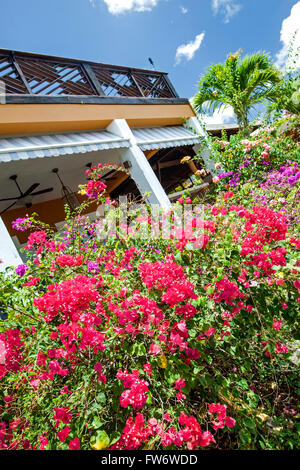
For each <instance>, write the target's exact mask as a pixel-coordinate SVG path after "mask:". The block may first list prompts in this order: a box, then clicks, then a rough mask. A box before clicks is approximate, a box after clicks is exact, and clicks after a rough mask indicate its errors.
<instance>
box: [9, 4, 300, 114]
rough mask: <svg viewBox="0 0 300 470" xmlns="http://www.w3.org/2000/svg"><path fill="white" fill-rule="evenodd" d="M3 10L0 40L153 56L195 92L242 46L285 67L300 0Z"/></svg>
mask: <svg viewBox="0 0 300 470" xmlns="http://www.w3.org/2000/svg"><path fill="white" fill-rule="evenodd" d="M294 5H296V7H294V9H293V10H292V14H291V9H292V7H293V6H294ZM296 8H297V9H296ZM1 17H2V22H1V23H2V24H1V28H0V47H3V48H9V49H14V50H24V51H30V52H37V53H45V54H53V55H57V56H65V57H72V58H78V59H86V60H95V61H99V62H103V63H111V64H119V65H125V66H132V67H141V68H150V67H151V66H150V64H149V63H148V57H152V59H153V61H154V63H155V65H156V68H157V69H158V70H162V71H166V72H169V77H170V79H171V81H172V83H173V84H174V86H175V88H176V89H177V91H178V93H179V95H180V96H182V97H187V98H190V97H191V96H192V95H193V94H194V93H195V91H196V84H197V82H198V80H199V76H200V74H201V73H203V72H204V71H205V69H206V67H207V66H209V65H210V64H212V63H214V62H223V61H224V59H225V58H226V55H227V54H228V53H229V52H235V51H236V50H238V49H239V48H242V49H243V51H244V53H251V52H255V51H257V50H265V51H268V52H270V54H271V56H272V58H273V59H274V60H277V62H278V61H279V62H280V65H281V66H282V65H283V63H284V61H285V56H286V49H287V42H288V39H289V34H291V33H290V31H291V29H292V28H293V27H294V26H295V25H296V26H297V24H298V25H300V1H297V0H51V1H46V0H26V1H24V0H2V2H1ZM5 18H7V21H6V20H5ZM286 18H287V19H288V20H287V22H286V25H285V27H284V23H283V20H284V19H286ZM296 26H295V28H296ZM180 46H181V47H180ZM176 51H177V58H176ZM279 62H278V63H279ZM225 119H226V118H225Z"/></svg>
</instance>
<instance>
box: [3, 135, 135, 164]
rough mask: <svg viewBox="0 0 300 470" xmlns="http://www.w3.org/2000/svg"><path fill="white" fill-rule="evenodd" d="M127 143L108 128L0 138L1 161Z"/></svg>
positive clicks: (105, 148) (125, 145) (54, 155)
mask: <svg viewBox="0 0 300 470" xmlns="http://www.w3.org/2000/svg"><path fill="white" fill-rule="evenodd" d="M129 145H130V143H129V140H127V139H122V138H120V137H117V136H115V135H113V134H111V133H110V132H107V131H94V132H76V133H66V134H49V135H36V136H32V135H31V136H23V137H7V138H1V139H0V161H1V162H10V161H13V160H27V159H29V158H43V157H58V156H59V155H66V154H73V153H87V152H94V151H96V150H109V149H115V148H120V147H129Z"/></svg>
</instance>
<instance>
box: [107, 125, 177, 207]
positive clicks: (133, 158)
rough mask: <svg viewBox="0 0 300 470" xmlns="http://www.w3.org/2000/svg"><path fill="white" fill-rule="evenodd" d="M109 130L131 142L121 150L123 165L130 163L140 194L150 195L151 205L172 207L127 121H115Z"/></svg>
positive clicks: (131, 172)
mask: <svg viewBox="0 0 300 470" xmlns="http://www.w3.org/2000/svg"><path fill="white" fill-rule="evenodd" d="M107 130H108V131H109V132H111V133H112V134H115V135H117V136H119V137H124V138H126V139H128V140H129V141H130V147H129V148H120V149H119V152H120V158H121V161H122V163H124V162H129V164H130V165H131V167H130V168H129V171H130V174H131V176H132V178H133V179H134V181H135V183H136V185H137V187H138V189H139V191H140V193H141V194H142V195H144V194H145V193H150V194H149V197H148V198H147V200H148V202H149V204H151V205H157V204H159V205H160V206H161V207H163V208H164V209H167V208H169V207H170V201H169V198H168V196H167V195H166V193H165V191H164V189H163V187H162V185H161V184H160V182H159V180H158V179H157V177H156V175H155V173H154V171H153V170H152V168H151V166H150V164H149V162H148V160H147V158H146V157H145V155H144V152H142V150H141V149H140V147H139V146H138V145H137V142H136V139H135V137H134V135H133V133H132V132H131V129H130V127H129V126H128V124H127V122H126V120H125V119H115V120H114V121H112V123H111V124H110V125H109V126H108V127H107Z"/></svg>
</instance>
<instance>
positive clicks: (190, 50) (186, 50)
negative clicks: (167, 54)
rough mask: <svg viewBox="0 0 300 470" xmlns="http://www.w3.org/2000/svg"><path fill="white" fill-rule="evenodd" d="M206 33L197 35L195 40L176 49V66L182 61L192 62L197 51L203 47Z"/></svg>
mask: <svg viewBox="0 0 300 470" xmlns="http://www.w3.org/2000/svg"><path fill="white" fill-rule="evenodd" d="M204 36H205V33H204V32H203V33H201V34H197V36H196V37H195V39H193V40H192V41H190V42H189V43H187V44H181V45H180V46H178V47H177V49H176V56H175V64H176V65H178V64H179V63H180V62H181V61H182V59H183V58H184V59H186V60H192V59H193V57H194V55H195V54H196V52H197V50H198V49H199V47H200V46H201V43H202V41H203V39H204Z"/></svg>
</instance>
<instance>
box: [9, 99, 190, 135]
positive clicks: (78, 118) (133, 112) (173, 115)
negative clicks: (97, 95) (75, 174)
mask: <svg viewBox="0 0 300 470" xmlns="http://www.w3.org/2000/svg"><path fill="white" fill-rule="evenodd" d="M192 116H195V113H194V111H193V109H192V107H191V106H190V105H189V104H134V105H133V104H132V105H131V104H130V105H128V104H126V105H125V104H4V105H1V106H0V135H7V134H32V133H41V132H44V133H47V132H66V131H76V130H88V129H90V130H92V129H105V128H106V127H107V126H108V125H109V124H110V123H111V121H113V120H114V119H126V120H127V122H128V125H129V126H130V127H147V126H170V125H173V126H174V125H181V124H182V123H183V119H184V118H186V119H187V118H189V117H192Z"/></svg>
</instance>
